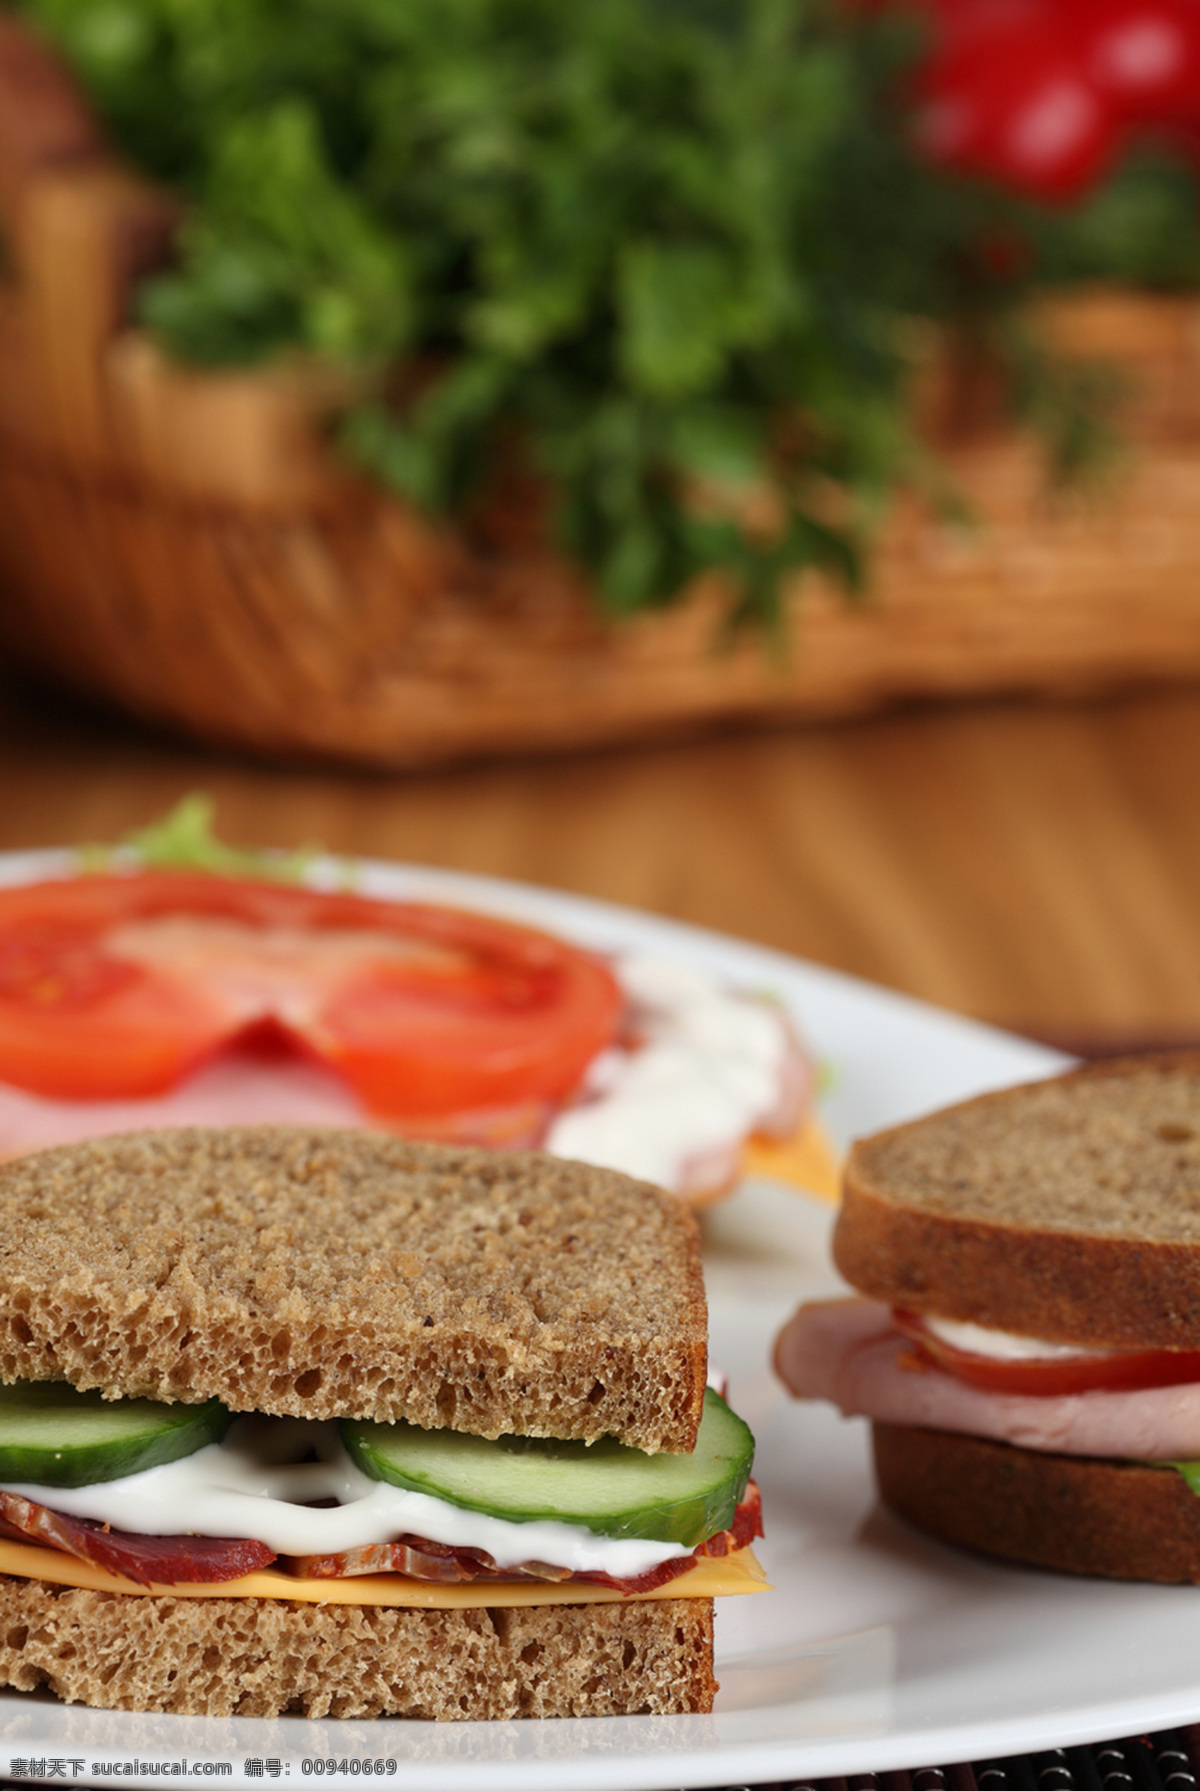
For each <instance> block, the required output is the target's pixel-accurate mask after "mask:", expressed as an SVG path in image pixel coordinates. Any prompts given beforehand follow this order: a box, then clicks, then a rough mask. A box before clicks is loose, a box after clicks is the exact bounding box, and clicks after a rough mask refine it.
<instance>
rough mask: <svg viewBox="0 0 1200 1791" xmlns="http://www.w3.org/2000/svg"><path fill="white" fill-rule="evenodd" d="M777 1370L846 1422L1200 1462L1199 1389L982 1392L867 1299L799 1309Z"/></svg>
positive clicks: (800, 1394)
mask: <svg viewBox="0 0 1200 1791" xmlns="http://www.w3.org/2000/svg"><path fill="white" fill-rule="evenodd" d="M775 1368H776V1372H777V1373H778V1374H779V1377H780V1379H781V1380H782V1381H783V1382H784V1384H785V1385H786V1386H787V1387H788V1388H789V1390H790V1391H791V1392H792V1393H793V1394H794V1395H795V1396H796V1398H797V1399H828V1400H831V1401H832V1402H833V1404H834V1405H836V1406H839V1407H840V1408H841V1410H842V1412H843V1413H844V1414H845V1415H846V1417H865V1418H878V1419H882V1420H883V1421H885V1422H886V1423H889V1424H911V1425H917V1426H920V1427H923V1428H925V1429H929V1430H951V1431H959V1432H961V1433H963V1434H964V1435H967V1436H977V1437H991V1438H994V1439H995V1440H997V1441H999V1442H1004V1443H1015V1444H1017V1445H1018V1446H1019V1447H1020V1448H1022V1449H1043V1450H1047V1451H1050V1452H1053V1453H1057V1454H1061V1455H1093V1456H1104V1457H1107V1458H1109V1459H1116V1460H1123V1461H1190V1460H1196V1459H1198V1458H1200V1382H1197V1381H1185V1382H1182V1383H1180V1384H1178V1385H1176V1386H1171V1387H1145V1388H1135V1389H1127V1390H1123V1391H1115V1392H1108V1391H1103V1390H1100V1389H1094V1390H1092V1391H1090V1392H1087V1393H1068V1394H1060V1395H1043V1394H1037V1395H1035V1394H1028V1393H993V1392H987V1391H985V1390H984V1389H983V1388H981V1387H969V1386H967V1385H966V1384H965V1382H963V1381H959V1380H955V1378H954V1376H953V1375H950V1374H946V1373H945V1372H943V1370H941V1369H940V1368H935V1367H933V1366H932V1365H931V1364H928V1363H926V1362H925V1361H924V1360H922V1358H920V1357H919V1356H918V1355H917V1354H916V1352H915V1351H914V1349H913V1347H912V1345H911V1344H910V1343H909V1342H908V1341H907V1339H905V1338H903V1337H901V1335H900V1334H899V1332H898V1331H896V1330H895V1328H894V1327H893V1325H892V1318H891V1312H890V1311H889V1309H888V1308H887V1307H886V1306H882V1305H879V1304H878V1303H877V1302H876V1301H874V1300H863V1299H849V1300H827V1301H823V1302H821V1303H819V1304H816V1305H810V1306H801V1308H800V1310H799V1311H798V1312H797V1313H796V1314H795V1316H794V1317H793V1318H792V1319H790V1320H789V1322H788V1323H787V1324H786V1325H785V1326H784V1328H783V1330H782V1331H781V1332H780V1334H779V1339H778V1342H777V1343H776V1346H775Z"/></svg>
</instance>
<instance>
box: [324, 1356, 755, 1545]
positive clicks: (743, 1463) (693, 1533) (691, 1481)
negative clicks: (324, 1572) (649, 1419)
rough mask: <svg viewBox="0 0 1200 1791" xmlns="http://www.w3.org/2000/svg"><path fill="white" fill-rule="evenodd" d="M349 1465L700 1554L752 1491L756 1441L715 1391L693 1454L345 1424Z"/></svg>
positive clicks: (520, 1516)
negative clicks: (702, 1546)
mask: <svg viewBox="0 0 1200 1791" xmlns="http://www.w3.org/2000/svg"><path fill="white" fill-rule="evenodd" d="M342 1437H343V1439H344V1441H345V1444H346V1448H347V1449H348V1450H349V1452H350V1455H351V1457H352V1459H353V1460H354V1461H355V1463H356V1464H357V1465H358V1467H360V1468H361V1469H362V1471H363V1473H364V1474H369V1475H370V1477H371V1478H372V1479H373V1480H390V1481H391V1483H392V1485H393V1486H405V1487H408V1488H410V1489H411V1490H412V1491H413V1492H423V1493H430V1494H432V1496H433V1497H434V1498H436V1499H445V1500H446V1501H447V1502H448V1503H449V1504H451V1505H463V1506H465V1507H466V1509H467V1510H468V1511H483V1512H486V1513H487V1514H488V1516H489V1517H503V1518H507V1519H508V1520H509V1521H510V1522H512V1523H518V1524H519V1523H528V1522H530V1520H532V1519H534V1518H555V1519H557V1520H558V1521H559V1522H560V1523H567V1524H582V1525H583V1526H584V1527H585V1528H586V1529H588V1530H593V1531H595V1533H596V1534H597V1535H599V1536H640V1537H643V1538H645V1539H646V1540H647V1541H652V1542H678V1543H683V1544H684V1545H685V1546H686V1547H689V1548H695V1546H696V1544H697V1543H699V1542H703V1541H704V1540H705V1539H706V1538H707V1537H709V1536H714V1535H716V1533H717V1531H718V1530H724V1529H727V1528H728V1526H729V1524H730V1523H731V1522H732V1519H733V1514H734V1511H735V1509H736V1507H737V1502H738V1500H739V1499H740V1498H741V1496H742V1494H743V1492H744V1491H745V1490H746V1481H747V1480H748V1478H749V1476H750V1464H751V1462H752V1460H753V1458H754V1438H753V1437H752V1436H751V1435H750V1431H749V1429H748V1428H747V1426H746V1425H745V1424H743V1423H742V1420H741V1419H740V1418H738V1417H736V1416H735V1414H734V1413H733V1412H731V1411H730V1409H729V1407H728V1406H727V1405H726V1404H725V1401H724V1400H723V1399H721V1398H720V1397H719V1396H718V1395H717V1394H716V1393H714V1392H713V1391H712V1390H711V1388H710V1389H709V1391H708V1392H707V1393H706V1395H705V1399H704V1416H703V1419H702V1421H701V1424H700V1435H699V1438H698V1439H697V1442H696V1447H695V1449H694V1451H693V1452H692V1454H691V1455H643V1453H642V1451H641V1450H640V1449H630V1448H628V1447H627V1446H626V1445H625V1444H624V1443H618V1442H617V1441H615V1439H614V1438H612V1437H605V1438H603V1439H602V1440H601V1441H600V1442H598V1443H592V1444H591V1445H590V1447H589V1445H588V1444H587V1443H563V1442H557V1441H555V1440H554V1439H553V1438H550V1437H497V1438H496V1440H495V1441H494V1442H489V1441H488V1440H487V1438H486V1437H473V1436H466V1435H465V1434H464V1433H463V1432H462V1431H457V1430H419V1429H418V1428H417V1427H416V1425H415V1424H405V1423H403V1422H400V1423H397V1424H371V1423H367V1422H360V1421H359V1420H357V1419H348V1418H344V1419H343V1420H342Z"/></svg>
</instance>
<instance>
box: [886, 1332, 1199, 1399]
mask: <svg viewBox="0 0 1200 1791" xmlns="http://www.w3.org/2000/svg"><path fill="white" fill-rule="evenodd" d="M892 1319H893V1322H894V1323H895V1326H896V1329H897V1330H898V1331H900V1332H901V1333H902V1334H903V1335H904V1336H905V1337H907V1338H908V1339H909V1340H910V1341H911V1342H912V1343H915V1344H916V1346H917V1348H918V1349H919V1350H920V1352H921V1354H922V1356H923V1357H925V1359H926V1360H927V1361H929V1362H931V1363H932V1364H933V1366H934V1367H935V1368H941V1369H944V1370H945V1372H946V1373H947V1374H952V1375H953V1376H954V1378H955V1380H959V1381H965V1382H966V1383H967V1385H968V1386H971V1387H982V1388H984V1389H985V1391H987V1392H989V1393H1033V1394H1042V1395H1044V1396H1045V1397H1047V1398H1053V1397H1055V1396H1056V1395H1059V1394H1063V1393H1088V1392H1092V1391H1095V1390H1098V1389H1104V1390H1107V1391H1109V1392H1116V1391H1119V1390H1121V1389H1122V1388H1129V1389H1132V1388H1137V1387H1171V1386H1174V1385H1176V1384H1177V1383H1178V1382H1181V1381H1200V1350H1190V1349H1115V1350H1104V1351H1102V1352H1097V1353H1096V1354H1095V1355H1080V1356H1041V1357H1038V1356H1025V1357H1022V1358H1021V1359H1020V1360H1017V1361H1013V1360H1002V1359H1000V1358H999V1357H995V1356H981V1355H975V1354H974V1353H972V1352H971V1351H969V1350H962V1349H957V1348H956V1347H955V1346H954V1344H952V1343H947V1342H946V1341H945V1339H944V1338H941V1337H939V1336H938V1335H937V1334H936V1332H934V1331H931V1330H930V1329H929V1327H928V1325H927V1324H926V1323H925V1320H924V1319H923V1318H922V1317H921V1316H920V1314H919V1313H916V1312H894V1313H893V1314H892Z"/></svg>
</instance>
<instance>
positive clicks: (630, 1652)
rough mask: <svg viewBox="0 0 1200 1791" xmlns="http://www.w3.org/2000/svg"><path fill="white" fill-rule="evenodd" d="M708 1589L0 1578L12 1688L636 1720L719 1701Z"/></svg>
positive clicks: (256, 1712) (253, 1711)
mask: <svg viewBox="0 0 1200 1791" xmlns="http://www.w3.org/2000/svg"><path fill="white" fill-rule="evenodd" d="M712 1637H713V1607H712V1600H711V1599H707V1598H667V1599H652V1600H646V1601H641V1602H638V1603H625V1604H590V1605H563V1604H560V1605H545V1606H519V1607H515V1608H510V1609H496V1608H486V1609H475V1610H442V1611H436V1610H435V1611H428V1610H407V1609H400V1610H397V1609H389V1608H384V1607H380V1606H361V1605H344V1604H331V1605H315V1604H302V1603H299V1602H297V1603H290V1602H287V1601H285V1600H283V1599H269V1598H202V1599H201V1598H163V1597H137V1598H135V1597H129V1596H124V1595H122V1594H120V1593H112V1592H92V1591H83V1590H80V1589H78V1588H75V1587H61V1586H52V1585H48V1584H46V1583H45V1582H44V1581H40V1580H24V1579H15V1578H10V1577H8V1576H7V1575H0V1684H4V1685H10V1686H14V1687H15V1688H16V1689H17V1690H18V1691H34V1690H35V1689H36V1688H37V1687H39V1686H46V1687H48V1688H49V1689H50V1690H51V1691H52V1692H54V1693H55V1694H56V1695H57V1696H58V1697H60V1698H62V1699H64V1700H65V1701H66V1702H68V1703H73V1704H91V1705H93V1706H95V1707H97V1708H99V1709H102V1710H142V1711H164V1712H171V1713H173V1714H177V1715H185V1716H281V1715H303V1716H313V1717H319V1716H335V1717H366V1716H371V1717H373V1716H407V1717H424V1718H430V1719H433V1720H436V1721H439V1722H469V1721H472V1720H476V1719H480V1718H492V1719H495V1718H503V1717H518V1716H635V1715H660V1714H669V1715H674V1714H679V1713H685V1712H694V1711H707V1710H711V1709H712V1701H713V1694H714V1693H715V1691H716V1689H717V1685H716V1681H715V1679H714V1678H713V1671H712Z"/></svg>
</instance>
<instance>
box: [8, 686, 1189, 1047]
mask: <svg viewBox="0 0 1200 1791" xmlns="http://www.w3.org/2000/svg"><path fill="white" fill-rule="evenodd" d="M198 788H199V789H206V790H208V791H210V792H211V793H212V794H213V795H214V796H215V797H216V799H217V803H218V816H219V825H220V828H221V831H222V832H223V833H224V834H225V836H226V837H228V838H229V839H231V840H234V841H237V842H245V843H250V842H259V843H263V844H270V845H278V846H297V845H300V844H303V843H306V842H314V841H316V842H320V843H322V844H324V845H326V846H328V847H329V848H331V849H333V850H335V851H338V852H345V853H367V854H375V855H378V856H382V857H394V858H407V859H412V860H415V861H418V862H421V863H426V864H437V865H444V866H449V867H452V868H455V869H463V870H471V871H480V872H485V873H489V874H493V875H498V876H506V877H517V878H523V879H528V880H531V881H534V882H538V883H545V884H549V885H552V886H554V887H556V888H560V889H567V890H573V891H578V892H582V893H585V894H587V895H594V896H600V897H604V898H608V899H611V900H614V901H618V902H627V903H632V904H634V905H635V906H638V907H643V908H647V909H652V910H654V911H656V912H658V913H660V914H665V915H670V916H674V917H678V918H680V919H683V920H688V921H693V922H698V923H700V924H702V925H705V926H711V927H717V928H721V929H724V930H726V931H728V932H731V933H738V934H742V935H744V936H745V937H747V938H750V939H754V940H758V941H761V942H763V943H766V944H769V945H772V946H776V947H780V948H782V949H784V950H786V951H790V952H795V953H798V954H800V955H802V956H805V957H809V958H813V959H816V960H818V961H819V962H821V963H824V964H829V965H833V966H836V967H837V968H839V969H842V970H848V971H852V972H854V973H856V974H858V975H860V976H865V977H870V978H873V979H875V980H877V981H879V982H882V983H887V984H890V985H891V986H892V987H894V988H898V989H904V990H907V991H909V992H911V993H913V994H915V995H920V996H923V997H925V998H926V999H928V1000H930V1001H935V1002H940V1003H942V1004H944V1005H945V1006H947V1007H952V1008H957V1009H959V1010H960V1011H962V1012H965V1013H969V1014H973V1015H977V1016H979V1017H981V1018H985V1019H988V1020H991V1021H994V1022H997V1023H999V1024H1002V1025H1007V1026H1011V1027H1014V1028H1016V1029H1018V1030H1028V1031H1031V1032H1035V1033H1038V1034H1040V1035H1043V1036H1052V1037H1053V1038H1055V1040H1056V1041H1057V1040H1060V1039H1075V1038H1082V1039H1083V1040H1084V1041H1085V1042H1086V1040H1087V1039H1090V1038H1093V1037H1094V1038H1095V1039H1096V1040H1097V1042H1098V1043H1099V1044H1101V1045H1103V1044H1105V1043H1106V1042H1108V1041H1109V1040H1119V1039H1122V1038H1124V1037H1126V1036H1130V1037H1136V1038H1145V1039H1147V1040H1149V1039H1163V1040H1172V1039H1175V1038H1177V1037H1178V1038H1192V1037H1195V1038H1198V1039H1200V691H1197V690H1193V689H1187V688H1176V689H1168V690H1160V691H1154V692H1148V693H1137V694H1132V695H1124V696H1120V697H1111V698H1107V699H1104V700H1101V701H1091V702H1088V703H1079V704H1063V705H1053V706H1052V705H1045V704H1035V703H1025V702H1016V701H1013V702H997V703H990V704H985V705H972V706H959V707H950V708H940V709H938V708H934V709H922V710H919V711H912V712H907V713H903V714H893V715H890V716H884V717H880V718H877V719H871V720H866V721H858V722H852V723H844V724H839V725H837V726H826V727H813V728H803V729H800V728H794V729H789V730H786V731H784V730H780V731H775V732H770V733H757V734H753V733H752V734H740V735H726V736H724V737H721V738H718V739H709V740H704V741H699V742H688V743H682V744H672V745H667V746H654V747H642V748H629V749H625V750H617V751H605V752H598V753H592V754H583V755H573V756H571V757H564V758H561V759H557V760H543V761H532V760H525V761H520V762H508V763H490V764H485V765H476V766H469V767H462V768H457V769H453V770H447V771H441V772H422V773H418V774H409V775H396V776H382V775H373V774H369V773H356V772H353V771H345V770H337V769H334V770H329V769H320V770H315V771H314V770H311V769H283V768H271V767H265V766H262V765H256V764H251V763H248V762H245V761H241V760H237V759H234V758H232V757H222V756H219V755H207V754H204V753H202V752H201V751H199V750H197V749H193V748H191V747H189V746H186V745H182V744H179V743H177V742H175V741H171V740H167V739H164V738H162V737H159V736H156V735H152V734H149V733H144V732H142V731H140V730H139V729H137V728H135V727H134V726H132V725H128V724H124V723H120V722H113V721H109V720H106V719H103V718H100V717H97V716H93V715H88V714H85V713H83V712H82V711H80V710H79V709H77V708H76V707H74V706H72V705H71V704H70V703H69V702H64V701H61V700H58V699H52V698H50V697H49V696H47V694H46V693H44V692H41V691H38V690H33V689H29V688H25V687H17V686H14V687H11V688H6V687H0V792H2V796H0V849H7V848H12V847H21V846H41V845H50V844H59V843H65V842H75V841H82V840H104V839H112V838H114V837H115V836H117V835H118V834H120V833H121V832H122V831H124V830H126V829H128V828H130V827H133V826H137V825H140V824H142V823H144V822H146V821H148V820H150V819H151V818H152V817H154V816H155V815H157V814H160V813H161V812H163V811H164V810H165V809H166V808H167V807H168V806H169V805H170V804H172V803H173V802H174V801H175V800H176V799H177V798H178V797H179V796H181V795H182V794H184V793H185V792H187V791H189V790H193V789H198Z"/></svg>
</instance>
